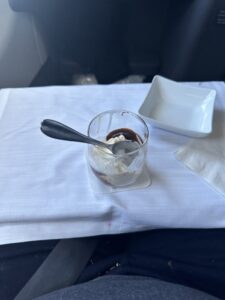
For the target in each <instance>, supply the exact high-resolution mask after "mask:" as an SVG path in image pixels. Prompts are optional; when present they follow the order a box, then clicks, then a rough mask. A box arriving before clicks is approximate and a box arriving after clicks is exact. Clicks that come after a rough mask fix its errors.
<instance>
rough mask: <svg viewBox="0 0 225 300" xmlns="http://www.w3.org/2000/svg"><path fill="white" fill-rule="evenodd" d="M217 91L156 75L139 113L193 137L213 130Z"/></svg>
mask: <svg viewBox="0 0 225 300" xmlns="http://www.w3.org/2000/svg"><path fill="white" fill-rule="evenodd" d="M215 97H216V91H215V90H211V89H206V88H200V87H193V86H188V85H186V84H182V83H178V82H175V81H172V80H169V79H166V78H164V77H162V76H158V75H157V76H155V77H154V78H153V81H152V86H151V88H150V91H149V93H148V95H147V97H146V98H145V100H144V102H143V104H142V105H141V107H140V109H139V113H140V114H141V115H142V116H144V117H145V119H146V120H148V121H149V122H150V123H151V124H152V125H153V126H155V127H158V128H162V129H165V130H169V131H173V132H176V133H180V134H184V135H187V136H192V137H204V136H206V135H208V134H209V133H211V132H212V119H213V110H214V101H215Z"/></svg>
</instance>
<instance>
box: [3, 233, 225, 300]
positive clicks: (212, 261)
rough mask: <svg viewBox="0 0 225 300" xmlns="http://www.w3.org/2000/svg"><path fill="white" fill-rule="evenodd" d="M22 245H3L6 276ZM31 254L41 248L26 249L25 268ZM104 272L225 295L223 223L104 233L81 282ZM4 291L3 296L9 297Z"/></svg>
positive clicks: (83, 273) (4, 275)
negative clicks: (201, 227)
mask: <svg viewBox="0 0 225 300" xmlns="http://www.w3.org/2000/svg"><path fill="white" fill-rule="evenodd" d="M53 243H55V242H53ZM22 246H23V245H22ZM51 247H53V244H52V245H51ZM51 247H50V248H51ZM22 248H23V247H22ZM22 248H21V245H17V247H14V250H13V251H14V252H13V251H12V252H11V253H7V251H5V250H6V249H7V247H2V248H1V247H0V258H1V264H3V263H4V265H5V266H7V264H8V266H10V268H9V267H8V268H5V269H4V270H2V272H1V273H2V275H1V277H2V278H5V282H6V279H8V280H9V277H10V275H9V273H10V271H11V272H16V271H15V270H16V267H17V265H16V264H17V263H18V260H17V263H15V261H16V260H15V259H18V256H20V255H19V253H20V251H21V249H22ZM1 249H5V250H4V251H1ZM8 249H10V248H8ZM49 250H50V249H48V250H47V252H48V251H49ZM23 251H24V250H23ZM23 251H22V252H23ZM30 253H32V258H31V256H30ZM35 253H36V254H35ZM33 254H35V255H38V254H40V249H39V250H38V248H37V249H36V250H35V251H30V252H29V251H28V252H27V253H26V251H25V254H24V255H22V260H23V261H22V265H25V268H26V266H27V267H28V268H29V265H30V264H33V263H34V260H35V255H33ZM45 255H46V254H45ZM42 259H43V257H42V258H40V260H42ZM40 260H39V263H40ZM20 264H21V262H20ZM33 269H35V268H33ZM16 274H17V275H16ZM105 274H108V275H129V276H131V275H136V276H146V277H150V278H155V279H160V280H163V281H167V282H173V283H178V284H182V285H185V286H189V287H192V288H196V289H198V290H201V291H205V292H207V293H209V294H212V295H215V296H217V297H220V298H223V299H225V229H215V230H187V229H186V230H185V229H184V230H181V229H173V230H153V231H146V232H142V233H133V234H126V235H117V236H112V237H111V236H107V237H104V238H103V239H102V243H100V245H99V247H98V249H97V250H96V251H95V253H94V255H93V257H92V259H91V260H90V263H89V265H88V266H87V267H86V268H85V270H84V271H83V272H82V274H81V276H80V278H79V280H78V283H82V282H87V281H90V280H91V279H94V278H97V277H99V276H101V275H105ZM17 276H18V273H14V274H11V278H14V280H17V279H16V277H17ZM10 284H11V285H12V284H15V285H16V282H12V280H11V281H10ZM10 284H9V285H10ZM17 285H18V284H17ZM2 293H3V294H2V297H1V299H7V298H4V292H2ZM8 299H10V298H8Z"/></svg>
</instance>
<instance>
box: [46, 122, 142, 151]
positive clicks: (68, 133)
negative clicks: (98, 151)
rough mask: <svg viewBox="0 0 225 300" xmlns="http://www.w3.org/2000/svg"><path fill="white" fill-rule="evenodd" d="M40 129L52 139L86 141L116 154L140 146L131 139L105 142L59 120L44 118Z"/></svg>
mask: <svg viewBox="0 0 225 300" xmlns="http://www.w3.org/2000/svg"><path fill="white" fill-rule="evenodd" d="M41 131H42V132H43V133H44V134H45V135H47V136H49V137H51V138H54V139H59V140H65V141H73V142H80V143H87V144H92V145H97V146H100V147H104V148H107V149H109V150H110V151H111V152H112V153H113V154H116V155H118V154H119V155H123V154H126V153H130V152H133V151H135V150H138V149H139V148H140V145H139V144H138V143H137V142H132V141H120V142H117V143H115V144H106V143H103V142H100V141H98V140H95V139H93V138H91V137H89V136H86V135H84V134H82V133H80V132H78V131H76V130H74V129H72V128H70V127H68V126H66V125H64V124H62V123H60V122H57V121H54V120H49V119H46V120H44V121H43V122H42V123H41Z"/></svg>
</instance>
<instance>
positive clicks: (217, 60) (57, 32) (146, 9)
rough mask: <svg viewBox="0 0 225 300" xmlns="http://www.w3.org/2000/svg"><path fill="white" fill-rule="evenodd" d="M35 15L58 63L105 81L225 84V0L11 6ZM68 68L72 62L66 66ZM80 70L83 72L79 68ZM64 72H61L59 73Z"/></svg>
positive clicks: (37, 1)
mask: <svg viewBox="0 0 225 300" xmlns="http://www.w3.org/2000/svg"><path fill="white" fill-rule="evenodd" d="M9 3H10V5H11V7H12V8H13V9H14V10H16V11H26V12H29V13H31V14H32V15H33V16H34V17H35V20H36V22H37V24H38V26H39V27H40V31H41V32H42V35H43V38H44V41H45V44H46V45H47V48H48V50H49V54H50V58H51V61H54V62H56V63H60V64H61V66H63V67H62V69H63V68H64V71H65V67H66V66H71V74H72V73H73V72H74V71H76V70H75V68H76V66H77V64H78V65H79V66H81V68H83V70H85V72H86V71H87V72H91V73H95V74H96V76H97V78H98V81H99V82H100V83H109V82H114V81H115V80H118V79H120V78H122V77H123V76H126V75H128V74H130V73H135V74H137V73H139V74H144V75H148V76H149V79H150V80H151V78H152V77H153V76H154V75H155V74H161V75H164V76H166V77H169V78H172V79H175V80H186V81H187V80H190V81H194V80H197V81H203V80H224V79H225V58H224V56H225V55H224V53H225V38H224V36H225V21H224V20H225V13H224V12H225V0H216V1H215V0H182V1H180V0H157V1H156V0H114V1H105V0H67V1H64V0H9ZM65 62H66V63H65ZM74 66H75V67H74ZM53 69H60V68H58V67H57V68H53Z"/></svg>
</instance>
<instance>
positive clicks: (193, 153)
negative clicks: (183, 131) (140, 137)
mask: <svg viewBox="0 0 225 300" xmlns="http://www.w3.org/2000/svg"><path fill="white" fill-rule="evenodd" d="M224 102H225V95H224ZM176 157H177V159H178V160H180V161H181V162H183V163H184V164H185V165H186V166H187V167H188V168H189V169H191V170H192V171H194V172H196V173H197V174H198V175H199V176H201V177H202V178H203V179H204V180H206V181H207V182H208V183H209V184H210V186H211V187H212V188H214V189H215V190H216V191H218V192H220V193H221V194H222V195H223V196H225V113H224V111H223V110H220V111H215V115H214V125H213V132H212V134H211V135H210V136H208V137H206V138H204V139H196V140H192V141H191V142H189V143H188V145H186V146H184V147H181V148H180V149H179V150H178V151H177V153H176Z"/></svg>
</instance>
